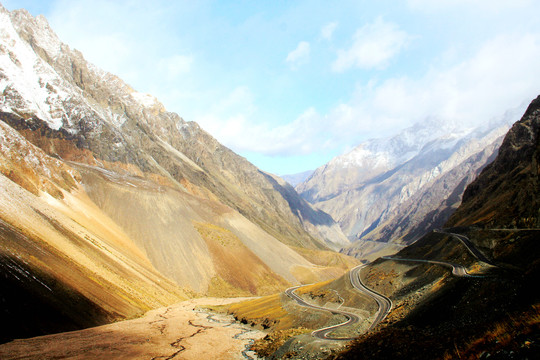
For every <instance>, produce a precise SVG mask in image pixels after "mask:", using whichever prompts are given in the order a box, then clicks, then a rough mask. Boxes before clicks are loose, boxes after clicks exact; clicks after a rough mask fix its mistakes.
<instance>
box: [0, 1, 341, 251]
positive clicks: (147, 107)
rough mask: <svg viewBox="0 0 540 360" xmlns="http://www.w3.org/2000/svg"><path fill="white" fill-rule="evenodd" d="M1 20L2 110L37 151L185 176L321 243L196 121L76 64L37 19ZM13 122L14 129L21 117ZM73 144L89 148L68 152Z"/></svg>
mask: <svg viewBox="0 0 540 360" xmlns="http://www.w3.org/2000/svg"><path fill="white" fill-rule="evenodd" d="M3 16H4V17H5V20H6V21H5V24H6V26H5V27H4V29H3V31H4V32H5V33H6V34H8V35H9V38H10V39H11V40H10V41H12V42H14V46H11V48H9V49H8V48H7V46H4V47H5V48H6V51H5V52H6V54H5V55H7V56H4V60H3V62H2V65H3V69H4V75H3V78H4V79H3V80H2V82H3V86H4V88H5V90H4V93H6V95H8V96H6V98H5V99H4V101H5V102H4V104H3V108H4V109H5V110H4V111H7V112H11V113H16V114H19V115H21V117H22V118H24V119H25V120H28V118H29V117H30V116H25V115H34V116H35V117H36V119H34V120H35V122H36V123H37V124H35V126H37V127H38V128H41V129H42V130H41V135H45V137H46V138H47V140H45V139H41V140H38V139H34V140H33V141H34V142H35V141H38V142H40V146H42V147H43V148H44V149H45V151H46V152H48V153H51V154H57V155H59V156H60V157H62V158H64V159H70V160H77V159H79V160H83V161H84V160H86V162H90V163H93V162H94V163H95V162H96V161H100V162H101V163H102V164H103V166H105V167H107V166H109V167H111V166H112V164H110V163H115V162H121V163H123V164H126V165H129V166H130V167H131V168H129V170H130V171H134V172H143V173H154V174H158V175H161V176H166V177H172V178H173V179H174V180H175V181H177V182H182V181H187V182H189V183H191V184H193V185H196V186H198V187H201V188H205V189H207V190H209V191H210V192H211V193H212V194H213V195H215V196H217V197H218V198H219V199H220V201H221V202H224V203H225V204H226V205H228V206H230V207H233V208H235V209H236V210H238V211H239V212H241V213H242V214H244V215H245V216H247V217H248V218H249V219H250V220H251V221H254V222H255V223H257V224H258V225H260V226H262V227H263V228H264V229H265V230H266V231H268V232H270V233H271V235H273V236H275V237H277V238H279V239H280V240H281V241H283V242H285V243H289V244H294V245H300V246H308V247H313V248H324V245H322V244H321V242H320V240H319V239H315V238H314V237H313V236H310V235H308V234H307V233H306V232H305V229H304V226H303V225H304V223H309V225H314V227H317V226H318V225H319V224H317V223H316V221H314V222H313V223H312V222H311V219H308V218H304V219H303V220H302V221H300V220H299V219H298V217H297V216H296V214H292V213H291V210H290V209H289V204H288V202H287V201H286V200H285V199H283V198H281V197H279V196H278V197H274V196H273V195H269V193H272V191H273V186H272V184H270V183H268V181H267V179H266V177H265V176H264V175H263V174H261V173H259V171H258V169H257V168H255V167H254V166H253V165H251V164H250V163H249V162H247V161H246V160H245V159H243V158H241V157H239V156H238V155H236V154H234V153H233V152H232V151H230V150H229V149H227V148H225V147H224V146H222V145H221V144H219V143H218V142H217V141H216V140H215V139H213V138H212V137H211V136H210V135H208V134H207V133H206V132H204V131H203V130H202V129H200V127H199V126H198V125H197V124H195V123H191V122H185V121H183V120H182V119H181V118H180V117H179V116H178V115H176V114H174V113H169V112H167V111H165V109H164V108H163V106H162V105H161V104H160V103H158V102H157V100H156V99H155V98H153V97H152V96H150V95H147V94H141V93H137V92H136V91H134V90H133V89H131V88H130V87H129V86H128V85H126V84H125V83H123V82H122V81H121V80H120V79H118V78H117V77H115V76H114V75H111V74H108V73H105V72H103V71H101V70H99V69H97V68H95V67H93V66H92V65H90V64H88V63H86V61H85V60H84V58H83V57H82V55H81V54H80V53H79V52H77V51H76V50H75V51H72V50H71V49H69V48H68V47H67V46H66V45H64V44H62V43H61V42H60V41H59V39H58V38H57V37H56V35H55V34H54V33H53V32H52V30H51V29H50V28H49V26H48V24H47V22H46V20H45V19H44V18H42V17H38V18H36V19H34V18H32V17H31V16H30V15H29V14H28V13H27V12H25V11H15V12H13V13H12V14H11V15H8V14H7V12H6V11H5V10H4V15H3ZM11 22H12V23H13V28H10V27H9V24H10V23H11ZM18 38H19V39H20V40H18ZM26 41H27V42H28V45H30V47H31V48H29V47H28V45H27V44H25V42H26ZM36 56H37V57H36ZM34 70H36V73H34ZM29 89H31V90H30V91H29ZM37 119H39V120H42V121H44V122H45V124H39V120H37ZM12 125H13V124H12ZM45 125H46V126H45ZM18 126H19V128H18V130H24V128H25V127H26V128H28V127H29V123H28V121H24V122H19V124H18ZM58 138H60V139H66V140H68V141H69V142H70V143H72V144H75V145H76V149H67V150H68V151H67V153H66V151H62V150H64V149H62V148H60V149H59V148H58V147H57V146H55V144H54V142H56V141H57V140H56V139H58ZM53 139H54V140H53ZM74 150H80V151H78V152H81V151H82V152H84V151H85V150H89V151H90V152H91V154H88V153H86V157H85V156H83V155H82V154H72V153H71V152H72V151H74ZM90 155H91V156H92V157H93V158H94V159H91V158H89V157H88V156H90ZM72 157H75V158H74V159H72ZM126 170H127V169H126ZM334 235H335V236H336V237H337V238H340V236H341V234H339V233H338V234H334ZM315 236H317V237H318V234H315ZM327 240H329V241H330V242H331V241H332V239H327Z"/></svg>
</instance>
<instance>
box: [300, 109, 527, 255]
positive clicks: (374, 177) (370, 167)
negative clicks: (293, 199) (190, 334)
mask: <svg viewBox="0 0 540 360" xmlns="http://www.w3.org/2000/svg"><path fill="white" fill-rule="evenodd" d="M517 111H518V110H516V111H510V112H508V113H507V114H505V115H504V116H503V117H502V118H501V119H499V120H497V121H493V122H491V123H490V124H489V125H486V126H483V127H480V128H477V129H457V128H453V127H451V126H449V125H447V124H444V123H439V122H438V121H436V120H434V119H431V120H429V121H427V122H425V123H419V124H416V125H415V126H413V127H411V128H409V129H406V130H404V131H403V132H402V133H400V134H398V135H396V136H394V137H392V138H389V139H377V140H370V141H368V142H366V143H364V144H361V145H360V146H358V147H357V148H355V149H354V150H352V151H351V152H350V153H348V154H345V155H342V156H339V157H337V158H335V159H333V160H332V161H331V162H329V163H328V164H327V165H325V166H324V167H321V168H319V169H317V170H316V171H315V173H314V174H313V175H312V176H311V177H310V178H309V179H308V180H306V181H305V182H304V183H302V184H300V185H298V186H297V190H298V191H299V192H300V194H301V195H302V196H303V197H305V198H306V199H307V200H309V201H311V202H312V203H314V204H315V205H316V206H317V207H318V208H320V209H322V210H324V211H325V212H327V213H329V214H331V215H332V217H333V218H334V219H335V220H336V221H337V222H338V223H339V224H340V226H341V228H342V230H343V232H344V233H345V234H346V235H347V236H348V237H349V239H351V240H363V241H361V242H355V243H353V244H352V245H351V246H349V247H348V248H349V250H345V251H346V252H348V253H349V254H355V255H356V256H360V257H362V256H363V254H365V251H364V250H362V248H363V247H365V246H367V248H372V247H373V246H372V245H371V244H370V243H371V242H373V241H375V242H389V241H393V242H396V243H398V244H399V243H405V244H407V243H410V242H412V241H414V240H416V239H418V238H419V237H420V236H422V235H423V234H425V233H426V232H428V231H430V230H431V229H432V228H434V227H436V226H440V225H441V224H443V223H444V222H445V221H446V220H447V219H448V216H449V215H450V214H451V212H452V211H453V210H454V209H455V208H456V207H457V205H459V202H460V200H461V193H462V192H463V190H464V188H465V186H466V185H467V184H468V183H469V182H470V181H472V179H473V178H474V177H475V175H476V174H477V173H478V171H479V170H481V169H482V168H483V166H485V165H486V164H487V163H488V162H489V161H491V160H492V159H493V158H492V155H493V153H494V152H495V151H496V150H497V148H498V145H499V144H500V142H501V140H502V136H503V134H504V133H505V132H506V131H507V129H508V125H507V124H508V123H509V121H511V119H514V118H515V117H516V114H517ZM428 215H429V216H430V219H428V218H427V216H428ZM366 242H368V243H366Z"/></svg>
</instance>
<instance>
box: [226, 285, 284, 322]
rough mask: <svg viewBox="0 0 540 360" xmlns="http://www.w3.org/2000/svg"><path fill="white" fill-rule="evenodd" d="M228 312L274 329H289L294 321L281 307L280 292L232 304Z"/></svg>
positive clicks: (240, 318) (238, 317)
mask: <svg viewBox="0 0 540 360" xmlns="http://www.w3.org/2000/svg"><path fill="white" fill-rule="evenodd" d="M229 313H231V314H233V315H234V316H235V317H236V318H237V319H239V320H244V321H248V322H251V323H254V324H262V325H263V326H271V327H272V328H273V329H275V330H284V329H290V328H292V327H293V324H294V322H295V317H294V316H293V315H291V314H289V313H288V312H287V311H286V310H285V309H284V308H283V303H282V302H281V294H274V295H269V296H264V297H261V298H259V299H254V300H248V301H243V302H239V303H235V304H232V305H231V306H230V307H229Z"/></svg>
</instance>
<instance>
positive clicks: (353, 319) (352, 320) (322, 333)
mask: <svg viewBox="0 0 540 360" xmlns="http://www.w3.org/2000/svg"><path fill="white" fill-rule="evenodd" d="M301 286H302V285H299V286H294V287H291V288H288V289H287V290H285V294H286V295H287V296H288V297H290V298H291V299H293V300H294V301H296V302H297V303H298V304H299V305H301V306H304V307H307V308H311V309H316V310H323V311H329V312H331V313H332V314H335V315H343V316H345V317H346V318H347V321H345V322H342V323H341V324H337V325H332V326H327V327H325V328H322V329H318V330H315V331H313V332H312V333H311V335H312V336H314V337H316V338H319V339H324V340H353V339H356V338H354V337H351V338H335V337H331V336H328V333H330V332H332V331H334V330H336V329H338V328H340V327H343V326H347V325H353V324H356V323H358V322H359V321H360V317H359V316H358V315H356V314H353V313H351V312H348V311H343V310H337V309H330V308H325V307H322V306H317V305H312V304H310V303H308V302H306V301H305V300H304V299H302V298H301V297H300V296H298V295H297V294H296V293H295V292H294V291H295V290H296V289H298V288H300V287H301Z"/></svg>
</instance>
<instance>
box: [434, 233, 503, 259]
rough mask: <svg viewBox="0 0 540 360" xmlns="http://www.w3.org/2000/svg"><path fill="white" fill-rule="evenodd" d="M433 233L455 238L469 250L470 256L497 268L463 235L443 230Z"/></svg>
mask: <svg viewBox="0 0 540 360" xmlns="http://www.w3.org/2000/svg"><path fill="white" fill-rule="evenodd" d="M434 232H438V233H440V234H446V235H451V236H453V237H455V238H456V239H458V240H459V241H461V243H462V244H463V245H465V247H466V248H467V249H468V250H469V252H470V253H471V254H473V256H474V257H475V258H477V259H478V260H480V261H482V262H485V263H486V264H489V265H493V266H497V265H496V264H494V263H493V261H491V260H490V259H488V258H487V257H486V256H485V255H484V254H483V253H482V252H481V251H480V250H478V248H477V247H476V246H475V245H474V244H473V243H472V241H471V240H470V239H469V238H468V237H466V236H465V235H461V234H456V233H451V232H447V231H444V230H434Z"/></svg>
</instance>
